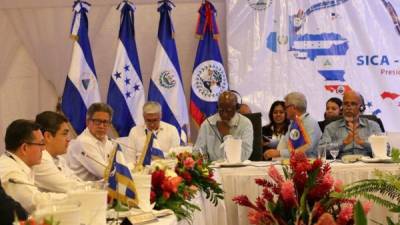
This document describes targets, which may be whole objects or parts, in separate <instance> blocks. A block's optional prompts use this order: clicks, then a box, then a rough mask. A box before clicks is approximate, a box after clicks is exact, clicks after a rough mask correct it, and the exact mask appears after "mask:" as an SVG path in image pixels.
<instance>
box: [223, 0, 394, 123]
mask: <svg viewBox="0 0 400 225" xmlns="http://www.w3.org/2000/svg"><path fill="white" fill-rule="evenodd" d="M399 15H400V1H398V0H370V1H365V0H327V1H321V0H303V1H293V0H227V42H228V68H229V84H230V86H231V88H232V89H235V90H238V91H239V92H240V93H241V94H242V96H243V102H246V103H248V104H249V105H250V106H251V107H252V110H253V111H261V112H263V114H264V118H268V117H267V113H268V110H269V107H270V106H271V104H272V102H273V101H275V100H280V99H283V97H284V96H285V95H286V94H287V93H288V92H291V91H300V92H303V93H304V94H305V95H306V96H307V99H308V111H309V112H310V113H311V114H312V116H313V117H314V118H316V119H320V120H322V119H323V114H324V111H325V102H326V100H327V99H329V98H330V97H333V96H336V97H339V98H341V97H342V94H343V92H344V91H345V90H348V89H353V90H356V91H358V92H360V93H361V94H362V95H363V97H364V99H365V104H366V108H367V110H366V112H365V114H374V115H376V116H378V117H379V118H381V119H382V120H383V123H384V125H385V128H386V130H387V131H400V119H399V115H400V17H399Z"/></svg>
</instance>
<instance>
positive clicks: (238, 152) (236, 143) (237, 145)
mask: <svg viewBox="0 0 400 225" xmlns="http://www.w3.org/2000/svg"><path fill="white" fill-rule="evenodd" d="M224 150H225V154H226V159H227V160H228V162H229V163H239V162H241V161H242V160H241V157H242V140H240V139H235V138H229V139H227V140H225V142H224Z"/></svg>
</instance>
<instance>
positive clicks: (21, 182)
mask: <svg viewBox="0 0 400 225" xmlns="http://www.w3.org/2000/svg"><path fill="white" fill-rule="evenodd" d="M8 182H10V183H12V184H24V185H29V186H32V187H35V188H37V186H35V185H34V184H30V183H26V182H23V181H19V180H16V179H14V178H9V179H8Z"/></svg>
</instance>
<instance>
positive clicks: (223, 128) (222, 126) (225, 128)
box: [217, 120, 231, 137]
mask: <svg viewBox="0 0 400 225" xmlns="http://www.w3.org/2000/svg"><path fill="white" fill-rule="evenodd" d="M217 128H218V131H219V133H220V134H221V135H222V137H225V136H226V135H228V134H229V131H230V129H231V127H230V126H229V123H228V122H227V121H224V120H220V121H217Z"/></svg>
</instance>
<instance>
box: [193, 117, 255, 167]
mask: <svg viewBox="0 0 400 225" xmlns="http://www.w3.org/2000/svg"><path fill="white" fill-rule="evenodd" d="M220 120H221V117H220V116H219V114H218V113H217V114H215V115H213V116H210V117H209V118H207V119H206V120H205V121H204V122H203V123H202V124H201V126H200V130H199V135H198V136H197V140H196V144H195V148H201V149H202V151H204V152H205V153H207V154H208V157H209V160H211V161H215V160H219V159H224V158H225V157H224V154H225V153H224V149H223V148H222V147H221V144H222V143H223V142H225V140H226V139H227V138H228V136H233V138H236V139H240V140H242V148H241V150H242V155H241V160H242V161H244V160H247V159H248V158H249V157H250V155H251V153H252V151H253V138H254V137H253V125H252V124H251V121H250V120H249V119H247V118H246V117H245V116H243V115H241V114H239V113H235V115H234V116H233V118H232V119H231V120H230V121H229V126H230V127H231V129H230V131H229V134H230V135H227V136H225V137H224V138H223V139H222V135H221V134H220V133H219V131H218V127H217V121H220Z"/></svg>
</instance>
